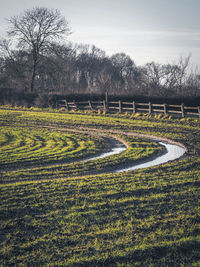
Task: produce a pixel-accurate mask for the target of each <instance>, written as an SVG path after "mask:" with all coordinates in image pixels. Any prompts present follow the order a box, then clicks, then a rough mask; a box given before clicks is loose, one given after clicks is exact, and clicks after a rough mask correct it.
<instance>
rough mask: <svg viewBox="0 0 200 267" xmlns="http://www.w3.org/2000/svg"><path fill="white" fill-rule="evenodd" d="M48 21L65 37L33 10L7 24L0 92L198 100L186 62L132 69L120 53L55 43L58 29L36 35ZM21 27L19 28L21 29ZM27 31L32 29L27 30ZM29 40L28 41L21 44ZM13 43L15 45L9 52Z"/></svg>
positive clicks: (195, 78) (197, 84)
mask: <svg viewBox="0 0 200 267" xmlns="http://www.w3.org/2000/svg"><path fill="white" fill-rule="evenodd" d="M33 15H34V16H33ZM50 15H51V16H50ZM45 16H46V17H45ZM52 16H54V17H53V21H52V23H54V24H55V25H56V26H57V27H58V26H59V27H60V25H61V22H62V23H63V25H62V26H63V28H62V31H63V33H64V31H66V30H64V26H65V25H64V20H63V18H60V17H59V16H60V14H59V13H58V12H57V11H56V12H53V11H49V10H48V9H45V8H35V9H32V10H27V11H26V12H25V14H24V15H23V16H21V17H13V18H11V19H10V21H9V22H10V23H11V25H12V27H11V28H10V31H9V32H8V37H7V39H6V40H5V39H4V40H2V41H1V43H0V44H1V45H0V50H1V56H0V88H12V89H14V91H15V92H19V91H20V92H25V93H28V92H31V93H34V94H37V95H38V94H39V95H41V94H64V95H66V94H99V95H101V94H105V93H108V94H109V95H113V96H116V95H118V96H120V95H126V96H128V95H131V96H134V95H135V96H136V95H137V96H143V97H160V98H185V97H193V98H194V97H197V96H200V75H199V74H195V73H190V74H188V73H189V71H188V67H189V59H190V57H187V58H180V60H179V61H178V62H177V63H176V64H159V63H155V62H150V63H147V64H146V65H144V66H136V64H135V63H134V61H133V59H131V58H130V57H129V56H128V55H126V54H125V53H116V54H114V55H112V56H107V55H106V53H105V51H103V50H101V49H99V48H97V47H95V46H94V45H92V46H90V45H83V44H81V45H78V44H73V43H70V42H68V43H65V44H61V43H60V42H55V41H54V37H55V36H56V34H58V33H59V34H60V32H59V28H57V32H56V33H54V34H51V35H49V36H48V38H46V37H45V36H46V35H45V32H42V31H41V30H40V31H41V32H39V30H38V26H37V24H38V23H40V24H41V21H42V23H43V24H44V21H45V19H46V21H47V22H48V21H49V17H50V18H52ZM36 18H37V20H36ZM35 20H36V21H35ZM23 23H24V28H20V27H22V26H23ZM34 23H35V26H33V25H34ZM56 23H57V24H56ZM27 25H28V26H27ZM46 25H47V24H44V29H46V28H45V27H47V26H46ZM26 27H27V28H26ZM30 27H33V28H32V29H31V30H30ZM54 29H55V27H54ZM26 30H27V33H26ZM67 30H68V28H67ZM24 32H25V33H26V35H25V36H23V34H24ZM49 32H50V31H49ZM28 34H29V35H30V38H28V39H27V40H26V36H27V35H28ZM42 34H43V39H42V38H41V36H42ZM13 38H16V39H15V41H16V40H17V41H18V43H17V44H18V45H17V46H15V47H14V48H13V45H12V41H13ZM39 38H41V40H40V39H39ZM45 38H46V39H45ZM44 39H45V40H44ZM3 92H5V89H4V91H3Z"/></svg>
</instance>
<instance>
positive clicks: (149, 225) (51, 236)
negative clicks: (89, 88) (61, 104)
mask: <svg viewBox="0 0 200 267" xmlns="http://www.w3.org/2000/svg"><path fill="white" fill-rule="evenodd" d="M0 128H1V135H0V144H1V149H0V163H1V174H0V214H1V216H0V242H1V245H0V265H3V266H12V265H26V264H28V265H31V266H43V265H44V266H70V265H73V266H105V265H106V266H200V249H199V248H200V217H199V215H200V206H199V195H200V190H199V184H200V183H199V180H200V121H199V120H197V119H188V118H186V119H171V118H168V117H161V116H155V117H154V116H152V117H150V116H145V115H139V114H136V115H135V116H131V115H129V114H126V115H117V114H115V115H101V114H99V115H97V114H87V113H82V114H81V113H64V112H59V111H54V110H50V111H40V110H36V111H34V110H26V111H23V110H5V109H1V110H0ZM74 129H76V130H79V131H81V132H80V133H78V132H73V131H72V130H74ZM96 130H97V131H98V132H104V133H105V132H106V133H107V134H109V135H110V136H112V137H113V138H114V137H115V138H119V139H123V140H124V141H125V142H126V144H127V146H128V149H127V150H126V151H125V152H123V153H122V154H121V155H115V156H110V157H108V158H104V159H98V160H96V161H87V162H85V163H84V164H83V163H82V162H72V161H74V160H76V159H83V158H84V157H88V156H90V155H94V154H98V153H100V152H101V151H105V150H106V149H107V148H108V144H109V140H108V139H107V137H102V136H96V135H92V136H91V135H88V131H89V132H95V131H96ZM130 132H137V133H145V134H151V135H156V136H162V137H167V138H170V139H172V140H175V141H177V142H181V143H183V144H184V145H185V146H186V147H187V150H188V151H187V153H186V155H185V157H183V158H182V159H180V160H178V161H173V162H169V163H166V164H163V165H162V166H155V167H151V168H148V169H142V170H136V171H129V172H125V173H112V172H111V173H106V174H105V173H104V172H106V171H109V170H110V171H111V170H112V169H114V168H116V167H119V166H123V165H124V164H130V163H131V162H137V161H139V160H141V159H146V158H149V157H152V156H154V155H156V154H159V153H161V151H162V147H160V146H159V145H158V144H157V143H156V142H153V141H151V140H147V139H140V138H136V137H131V136H129V135H128V134H129V133H130ZM63 160H65V161H68V162H63ZM54 163H56V164H57V165H55V164H54ZM58 163H59V164H58ZM39 164H40V165H39ZM45 164H47V165H45ZM50 164H54V165H52V166H51V165H50Z"/></svg>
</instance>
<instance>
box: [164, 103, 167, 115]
mask: <svg viewBox="0 0 200 267" xmlns="http://www.w3.org/2000/svg"><path fill="white" fill-rule="evenodd" d="M163 107H164V115H167V105H166V104H164V106H163Z"/></svg>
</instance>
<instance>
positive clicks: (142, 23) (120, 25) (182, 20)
mask: <svg viewBox="0 0 200 267" xmlns="http://www.w3.org/2000/svg"><path fill="white" fill-rule="evenodd" d="M0 6H1V9H0V36H1V37H3V36H4V35H5V33H6V29H7V26H8V23H7V21H6V20H5V19H6V18H10V17H11V16H13V15H18V14H20V13H22V12H23V11H24V10H25V9H29V8H32V7H35V6H41V7H48V8H53V9H58V10H60V12H61V14H62V15H63V16H64V17H65V18H66V20H67V21H68V22H69V25H70V28H71V30H72V34H71V35H70V36H69V37H68V38H67V39H68V41H72V42H75V43H83V44H91V45H95V46H97V47H98V48H101V49H103V50H105V52H106V54H107V55H108V56H110V55H112V54H115V53H119V52H124V53H126V54H127V55H129V56H130V57H131V58H132V59H133V60H134V62H135V63H136V65H144V64H146V63H147V62H151V61H155V62H158V63H161V64H168V63H176V62H178V60H179V59H180V57H183V58H184V57H187V56H189V55H191V60H190V64H191V68H193V69H196V68H197V71H198V72H199V71H200V15H199V14H200V0H56V1H55V0H31V1H30V0H6V1H5V0H0Z"/></svg>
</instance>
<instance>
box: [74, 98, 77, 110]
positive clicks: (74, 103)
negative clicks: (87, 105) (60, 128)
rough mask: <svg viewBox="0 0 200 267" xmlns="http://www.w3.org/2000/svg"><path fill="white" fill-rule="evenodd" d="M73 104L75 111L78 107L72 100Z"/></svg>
mask: <svg viewBox="0 0 200 267" xmlns="http://www.w3.org/2000/svg"><path fill="white" fill-rule="evenodd" d="M73 103H74V107H75V109H78V106H77V105H76V102H75V100H73Z"/></svg>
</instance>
